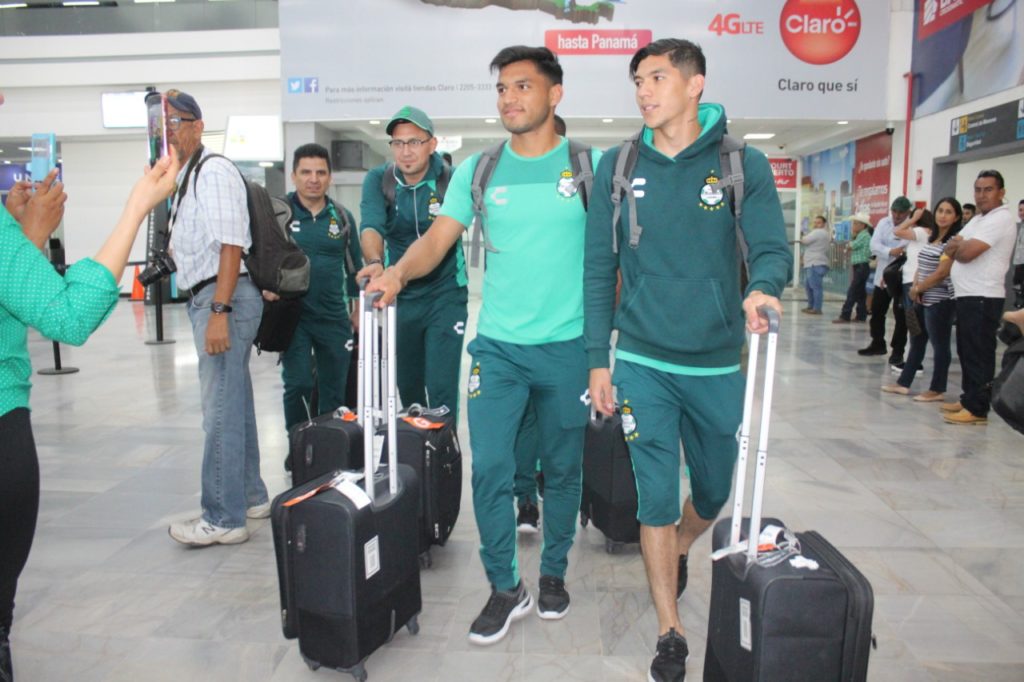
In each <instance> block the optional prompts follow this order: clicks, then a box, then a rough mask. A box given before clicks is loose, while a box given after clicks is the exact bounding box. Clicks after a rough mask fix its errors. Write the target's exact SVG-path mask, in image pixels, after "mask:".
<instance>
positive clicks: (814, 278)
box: [804, 265, 828, 313]
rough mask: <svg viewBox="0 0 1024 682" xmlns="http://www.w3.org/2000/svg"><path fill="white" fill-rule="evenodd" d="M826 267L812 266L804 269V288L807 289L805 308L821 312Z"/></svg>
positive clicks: (823, 299)
mask: <svg viewBox="0 0 1024 682" xmlns="http://www.w3.org/2000/svg"><path fill="white" fill-rule="evenodd" d="M827 273H828V266H827V265H812V266H811V267H809V268H804V288H805V289H807V307H808V308H810V309H811V310H817V311H818V312H819V313H820V312H821V304H822V303H824V301H825V275H826V274H827Z"/></svg>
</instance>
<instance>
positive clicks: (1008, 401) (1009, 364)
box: [992, 322, 1024, 433]
mask: <svg viewBox="0 0 1024 682" xmlns="http://www.w3.org/2000/svg"><path fill="white" fill-rule="evenodd" d="M999 338H1000V339H1001V340H1002V341H1003V343H1005V344H1006V345H1007V346H1009V347H1008V348H1007V349H1006V352H1005V353H1003V367H1002V371H1000V372H999V374H998V375H996V377H995V379H993V380H992V409H993V410H994V411H995V413H996V414H998V415H999V416H1000V417H1002V418H1003V420H1004V421H1005V422H1006V423H1007V424H1009V425H1010V426H1012V427H1013V428H1014V429H1016V430H1017V431H1020V432H1021V433H1024V336H1022V334H1021V331H1020V328H1019V327H1018V326H1017V325H1015V324H1013V323H1012V322H1004V323H1003V328H1002V329H1001V330H1000V332H999Z"/></svg>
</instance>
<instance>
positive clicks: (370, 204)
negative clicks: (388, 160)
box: [356, 164, 388, 241]
mask: <svg viewBox="0 0 1024 682" xmlns="http://www.w3.org/2000/svg"><path fill="white" fill-rule="evenodd" d="M386 167H387V164H384V165H383V166H377V167H376V168H373V169H371V170H370V171H369V172H368V173H367V174H366V177H365V178H363V194H362V197H361V198H360V201H359V218H360V222H359V235H361V234H362V233H363V230H366V229H372V230H374V231H376V232H377V233H379V234H380V236H381V237H384V235H385V233H386V231H387V223H388V202H387V199H385V198H384V192H382V191H381V189H380V183H381V178H382V177H383V176H384V169H385V168H386ZM357 236H358V235H357ZM356 241H358V239H357V240H356Z"/></svg>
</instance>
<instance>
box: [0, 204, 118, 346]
mask: <svg viewBox="0 0 1024 682" xmlns="http://www.w3.org/2000/svg"><path fill="white" fill-rule="evenodd" d="M0 272H2V273H4V278H3V280H4V281H3V283H2V284H0V306H2V307H3V308H4V309H6V310H7V312H9V313H10V314H11V315H12V316H13V317H15V318H16V319H18V320H19V321H21V323H22V324H24V325H26V326H29V327H34V328H36V329H38V330H39V333H41V334H42V335H43V336H45V337H47V338H49V339H53V340H54V341H60V342H61V343H68V344H71V345H73V346H80V345H82V344H83V343H85V341H86V339H88V338H89V335H90V334H92V332H93V331H95V330H96V328H97V327H99V326H100V324H101V323H102V322H103V320H105V319H106V318H107V316H108V315H110V313H111V311H113V309H114V306H115V305H116V304H117V294H118V288H117V283H116V282H115V281H114V276H113V275H112V274H111V273H110V271H109V270H107V269H106V268H105V267H103V266H102V265H100V264H99V263H97V262H96V261H94V260H92V259H91V258H86V259H85V260H82V261H79V262H78V263H75V264H74V265H72V266H71V267H70V268H68V269H67V272H66V273H65V274H64V276H63V277H62V276H61V275H59V274H58V273H57V271H56V270H54V268H53V265H52V264H51V263H50V261H48V260H47V259H46V257H45V256H44V255H43V254H42V252H41V251H40V250H39V249H38V248H36V246H35V244H33V243H32V242H30V241H29V240H28V239H27V238H26V237H25V235H24V234H22V231H21V227H20V226H19V225H18V223H17V221H15V220H14V218H12V217H11V215H10V214H9V213H8V212H7V210H6V209H3V208H2V207H0Z"/></svg>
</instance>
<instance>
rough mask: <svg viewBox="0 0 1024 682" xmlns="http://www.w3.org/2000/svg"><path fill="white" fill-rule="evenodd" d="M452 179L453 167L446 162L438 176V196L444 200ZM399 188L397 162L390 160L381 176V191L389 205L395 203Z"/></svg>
mask: <svg viewBox="0 0 1024 682" xmlns="http://www.w3.org/2000/svg"><path fill="white" fill-rule="evenodd" d="M451 179H452V167H451V166H449V165H448V164H447V163H445V164H444V165H443V166H442V168H441V173H440V174H439V175H438V176H437V197H438V198H439V199H440V200H441V201H442V203H443V202H444V195H445V192H447V191H448V183H449V182H450V181H451ZM397 189H398V178H397V177H395V164H394V163H392V162H389V163H388V164H387V165H386V166H384V174H383V175H381V176H380V192H381V194H383V195H384V198H385V199H386V200H387V202H388V206H389V207H391V206H394V205H395V192H396V191H397Z"/></svg>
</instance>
